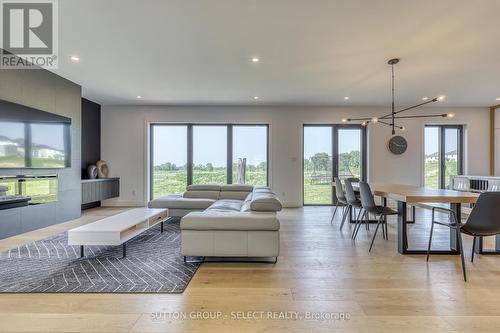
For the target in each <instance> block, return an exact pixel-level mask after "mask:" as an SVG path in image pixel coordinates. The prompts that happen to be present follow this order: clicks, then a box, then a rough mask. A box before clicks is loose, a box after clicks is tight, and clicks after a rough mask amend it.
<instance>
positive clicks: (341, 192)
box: [330, 177, 349, 230]
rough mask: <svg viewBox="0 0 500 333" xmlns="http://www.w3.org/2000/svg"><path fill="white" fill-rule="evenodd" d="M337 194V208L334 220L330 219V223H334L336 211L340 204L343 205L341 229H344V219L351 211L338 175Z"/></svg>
mask: <svg viewBox="0 0 500 333" xmlns="http://www.w3.org/2000/svg"><path fill="white" fill-rule="evenodd" d="M335 196H336V197H337V203H336V204H335V210H334V212H333V215H332V220H331V221H330V224H332V223H333V218H334V217H335V213H337V209H338V207H339V206H340V205H342V208H343V212H342V223H341V224H340V230H342V227H343V226H344V221H345V219H346V217H347V212H349V204H348V203H347V199H346V197H345V193H344V189H343V186H342V182H341V181H340V179H339V178H337V177H335Z"/></svg>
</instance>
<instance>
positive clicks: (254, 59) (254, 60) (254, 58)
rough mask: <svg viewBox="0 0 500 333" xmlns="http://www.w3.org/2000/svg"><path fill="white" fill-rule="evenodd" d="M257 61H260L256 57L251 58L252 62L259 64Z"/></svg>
mask: <svg viewBox="0 0 500 333" xmlns="http://www.w3.org/2000/svg"><path fill="white" fill-rule="evenodd" d="M259 61H260V59H259V58H257V57H253V58H252V62H259Z"/></svg>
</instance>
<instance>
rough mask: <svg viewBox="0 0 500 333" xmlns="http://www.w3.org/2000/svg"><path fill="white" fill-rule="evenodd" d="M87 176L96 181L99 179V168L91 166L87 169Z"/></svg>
mask: <svg viewBox="0 0 500 333" xmlns="http://www.w3.org/2000/svg"><path fill="white" fill-rule="evenodd" d="M87 176H88V177H89V179H96V178H97V166H95V165H89V166H88V167H87Z"/></svg>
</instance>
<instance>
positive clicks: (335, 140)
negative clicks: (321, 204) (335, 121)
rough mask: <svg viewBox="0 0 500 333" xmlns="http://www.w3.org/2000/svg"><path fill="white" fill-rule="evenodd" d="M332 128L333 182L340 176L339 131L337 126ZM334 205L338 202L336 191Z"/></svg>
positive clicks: (333, 199)
mask: <svg viewBox="0 0 500 333" xmlns="http://www.w3.org/2000/svg"><path fill="white" fill-rule="evenodd" d="M331 127H332V182H333V180H334V179H335V177H338V175H339V129H338V127H337V126H335V125H331ZM331 202H332V203H333V204H335V203H336V202H337V196H336V195H335V191H332V201H331Z"/></svg>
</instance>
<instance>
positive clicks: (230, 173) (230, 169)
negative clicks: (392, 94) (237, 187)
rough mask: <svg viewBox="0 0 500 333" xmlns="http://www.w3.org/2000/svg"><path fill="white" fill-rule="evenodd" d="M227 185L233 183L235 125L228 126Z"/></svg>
mask: <svg viewBox="0 0 500 333" xmlns="http://www.w3.org/2000/svg"><path fill="white" fill-rule="evenodd" d="M226 168H227V183H228V184H232V183H233V125H227V162H226Z"/></svg>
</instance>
